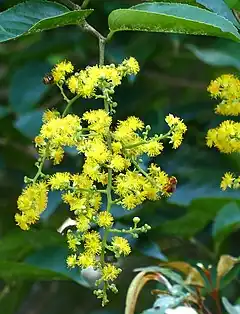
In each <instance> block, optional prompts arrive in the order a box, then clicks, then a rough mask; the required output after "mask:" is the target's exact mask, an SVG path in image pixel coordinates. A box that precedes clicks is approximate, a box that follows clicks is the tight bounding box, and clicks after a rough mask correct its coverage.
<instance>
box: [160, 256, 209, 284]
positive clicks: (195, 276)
mask: <svg viewBox="0 0 240 314" xmlns="http://www.w3.org/2000/svg"><path fill="white" fill-rule="evenodd" d="M161 265H163V266H167V267H169V268H173V269H176V270H178V271H180V272H182V273H183V274H185V275H186V280H185V283H186V284H187V285H193V286H197V287H204V286H205V284H204V280H203V278H202V276H201V274H200V272H199V271H198V270H197V269H196V268H195V267H193V266H192V265H190V264H188V263H186V262H181V261H177V262H169V263H161Z"/></svg>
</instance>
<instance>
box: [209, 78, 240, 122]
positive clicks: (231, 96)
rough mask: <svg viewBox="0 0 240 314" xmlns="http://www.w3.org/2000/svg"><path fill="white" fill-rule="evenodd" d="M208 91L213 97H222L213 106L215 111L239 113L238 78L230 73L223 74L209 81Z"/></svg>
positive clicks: (235, 114)
mask: <svg viewBox="0 0 240 314" xmlns="http://www.w3.org/2000/svg"><path fill="white" fill-rule="evenodd" d="M208 91H209V92H210V94H211V95H212V96H213V97H215V98H217V97H218V98H220V99H222V101H221V103H220V104H218V105H217V107H216V108H215V113H217V114H221V115H233V116H237V115H239V114H240V80H239V79H238V78H237V77H235V76H234V75H231V74H224V75H222V76H220V77H218V78H217V79H216V80H214V81H211V83H210V85H209V87H208Z"/></svg>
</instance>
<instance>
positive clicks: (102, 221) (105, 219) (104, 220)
mask: <svg viewBox="0 0 240 314" xmlns="http://www.w3.org/2000/svg"><path fill="white" fill-rule="evenodd" d="M97 223H98V225H99V227H104V228H109V227H112V225H113V216H112V215H111V214H110V213H108V212H106V211H102V212H100V213H99V214H98V217H97Z"/></svg>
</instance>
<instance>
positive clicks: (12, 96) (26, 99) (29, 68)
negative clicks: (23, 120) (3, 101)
mask: <svg viewBox="0 0 240 314" xmlns="http://www.w3.org/2000/svg"><path fill="white" fill-rule="evenodd" d="M49 70H50V65H49V64H48V63H46V62H30V63H28V64H26V65H24V66H22V67H21V68H19V69H18V70H16V71H15V72H14V75H13V77H12V80H11V82H10V92H9V102H10V105H11V107H12V109H13V111H14V112H16V113H25V112H28V111H29V109H32V108H33V107H35V106H36V104H37V103H38V102H39V101H40V99H41V98H42V96H43V95H44V94H45V92H46V91H47V90H48V88H49V87H48V86H46V85H44V84H43V83H42V79H43V77H44V75H45V74H46V73H47V72H48V71H49Z"/></svg>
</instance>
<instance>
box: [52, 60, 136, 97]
mask: <svg viewBox="0 0 240 314" xmlns="http://www.w3.org/2000/svg"><path fill="white" fill-rule="evenodd" d="M55 72H56V70H55ZM55 72H54V74H55ZM138 72H139V64H138V62H137V60H136V59H134V58H132V57H131V58H129V59H126V60H124V61H123V62H122V63H121V64H120V65H119V66H115V65H114V64H110V65H105V66H98V65H95V66H92V67H90V66H88V67H87V68H86V69H85V70H81V71H80V72H76V73H75V74H74V75H72V76H71V77H70V78H69V79H68V80H67V86H68V88H69V90H70V91H71V92H72V93H73V94H78V95H80V96H82V97H83V98H91V97H97V95H96V91H97V89H105V88H106V84H107V86H108V88H115V87H116V86H118V85H120V84H121V81H122V78H123V77H124V76H126V75H132V74H134V75H136V74H137V73H138ZM68 73H70V72H68ZM57 74H58V75H56V74H55V76H54V79H55V81H56V82H58V81H59V80H63V79H65V74H64V75H63V77H62V76H61V75H59V71H57ZM56 76H57V78H55V77H56Z"/></svg>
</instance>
